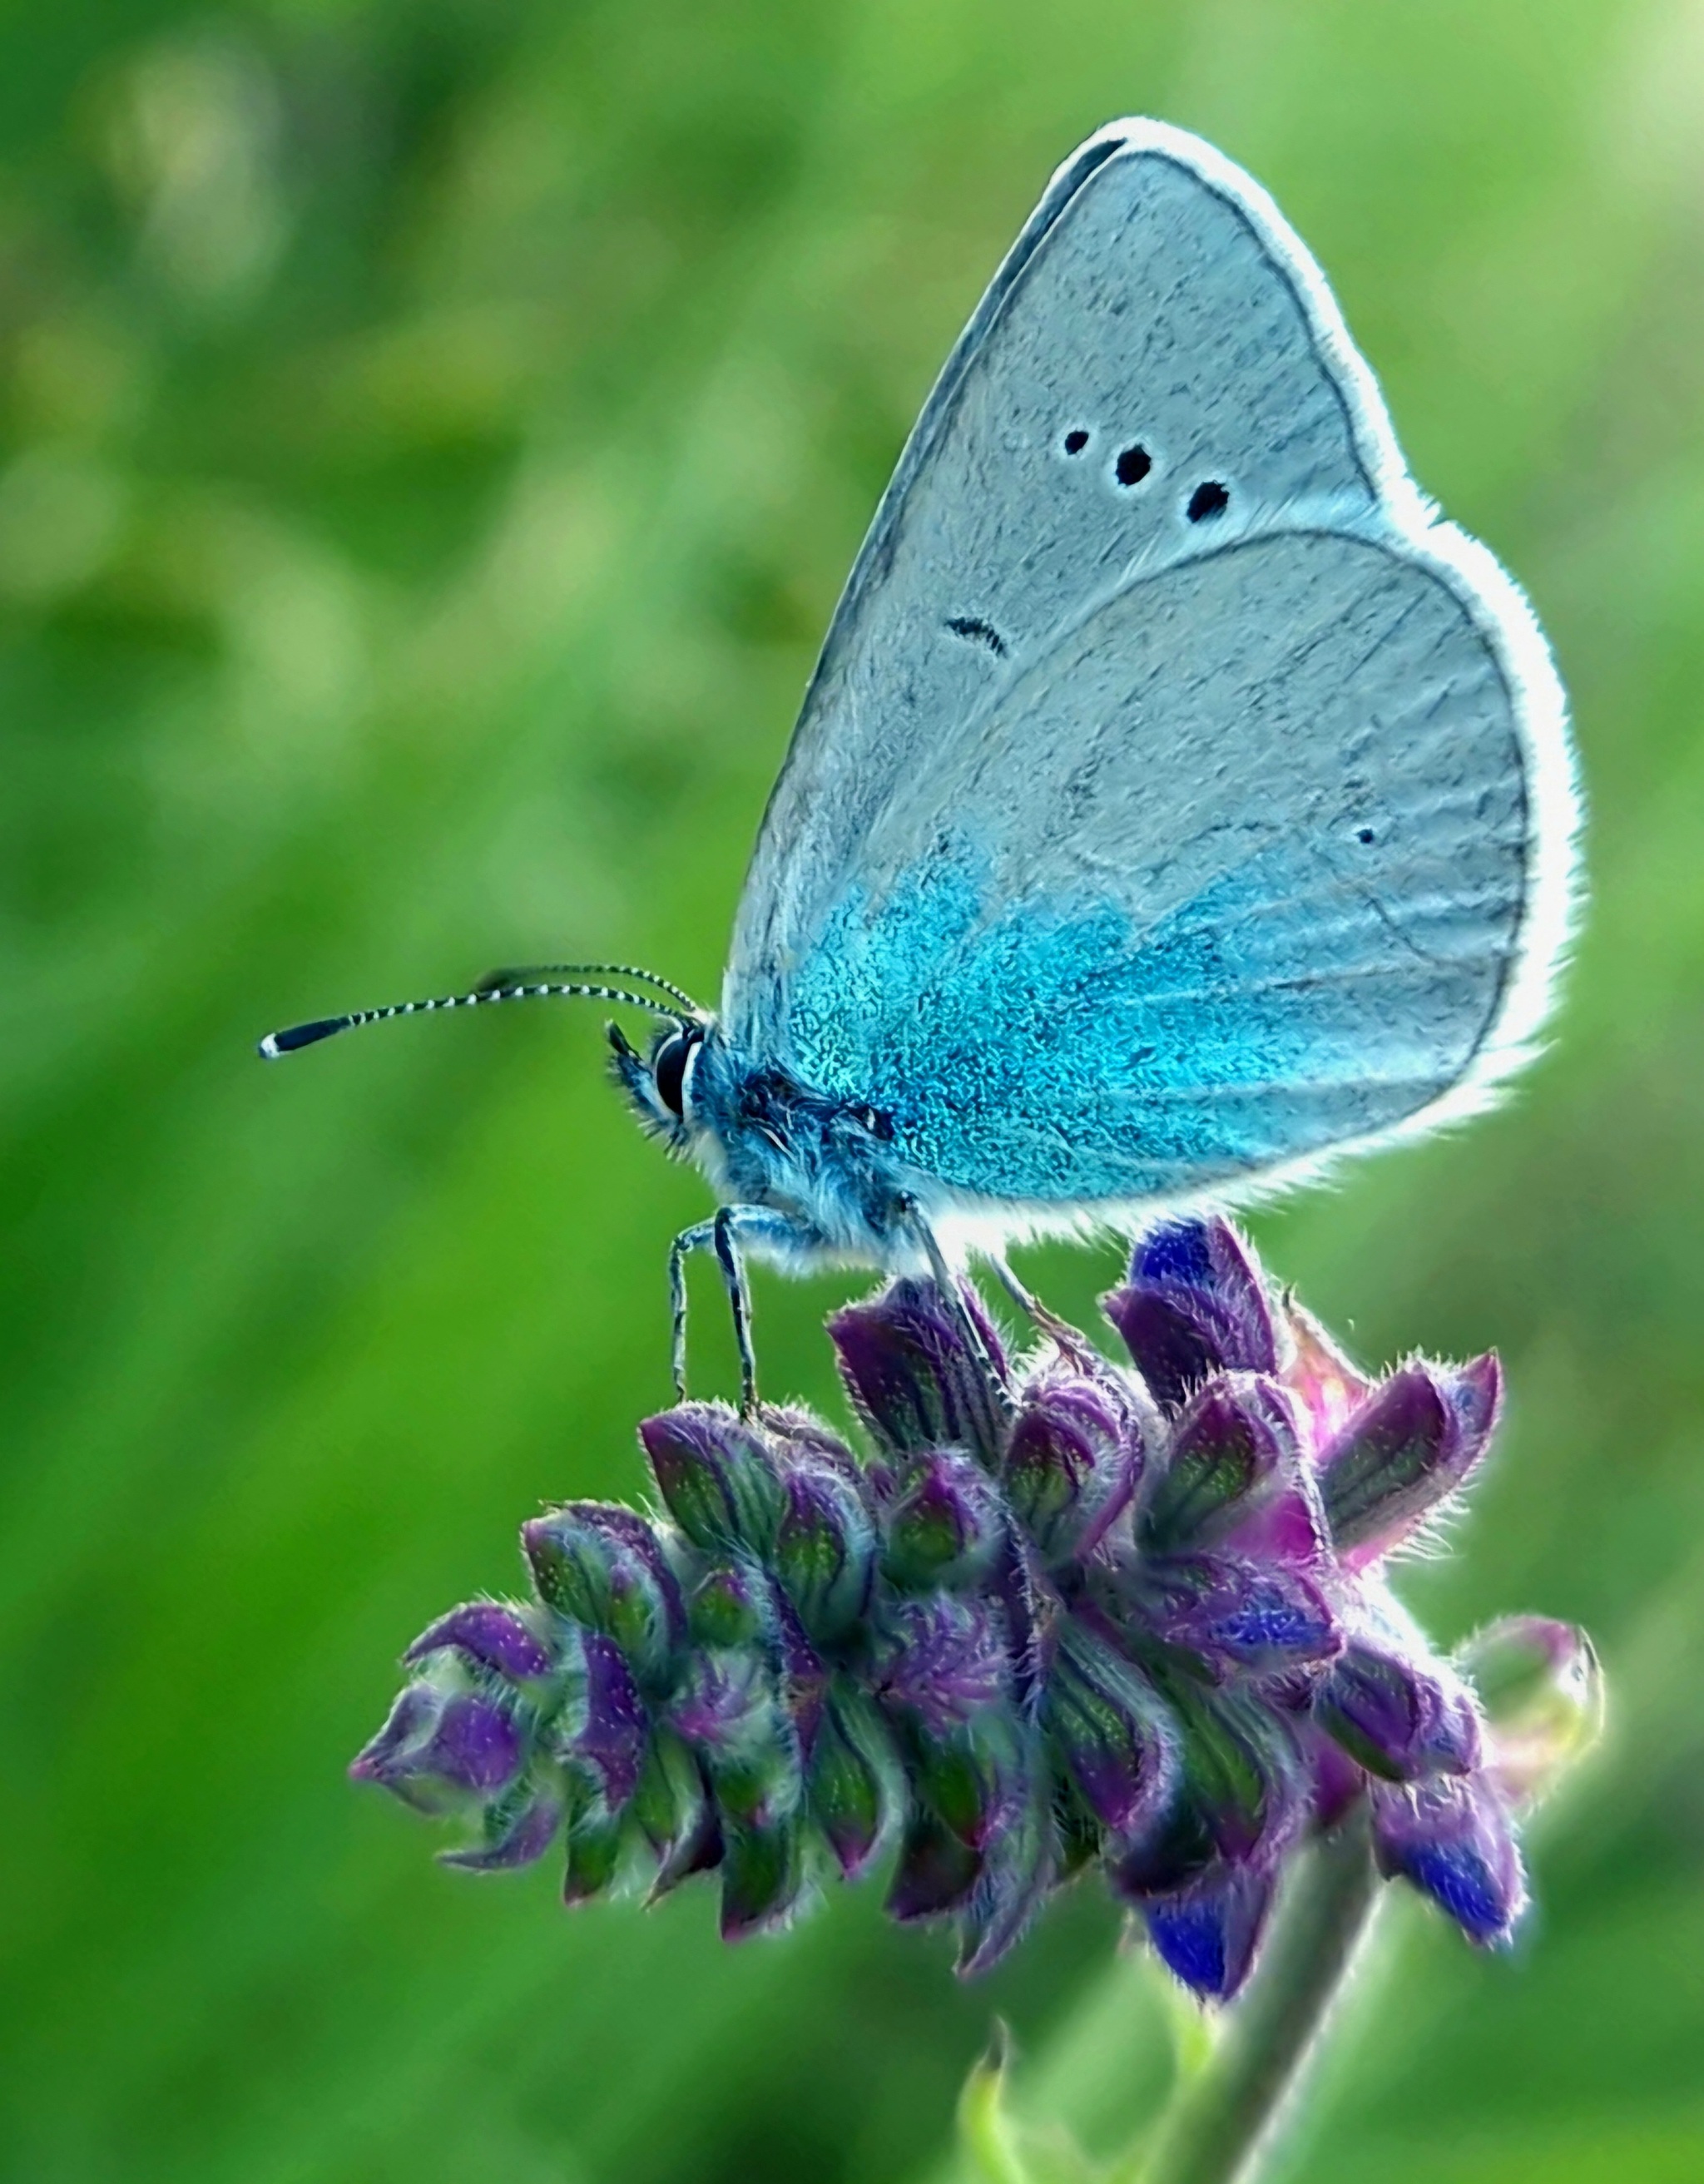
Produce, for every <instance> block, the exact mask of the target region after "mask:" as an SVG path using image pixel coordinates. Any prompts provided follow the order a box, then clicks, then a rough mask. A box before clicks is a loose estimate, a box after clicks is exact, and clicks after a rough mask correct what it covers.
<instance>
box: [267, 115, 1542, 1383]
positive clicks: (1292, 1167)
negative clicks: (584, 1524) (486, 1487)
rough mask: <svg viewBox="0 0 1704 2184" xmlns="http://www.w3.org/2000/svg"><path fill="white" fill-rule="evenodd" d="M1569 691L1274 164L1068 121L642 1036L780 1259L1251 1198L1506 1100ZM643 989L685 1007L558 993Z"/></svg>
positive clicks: (582, 969)
mask: <svg viewBox="0 0 1704 2184" xmlns="http://www.w3.org/2000/svg"><path fill="white" fill-rule="evenodd" d="M1577 813H1578V801H1577V794H1576V789H1575V784H1574V772H1573V760H1572V756H1571V753H1570V747H1569V741H1568V727H1567V716H1566V707H1565V703H1564V699H1563V696H1562V688H1561V686H1560V683H1559V682H1558V680H1557V677H1556V671H1555V669H1554V667H1553V666H1552V664H1551V657H1550V655H1549V652H1548V650H1547V649H1546V646H1545V641H1544V638H1543V637H1542V635H1541V634H1540V630H1539V627H1538V625H1537V623H1536V621H1535V620H1534V616H1533V615H1532V612H1531V610H1530V609H1529V606H1528V604H1527V603H1526V601H1525V599H1524V598H1523V596H1522V594H1521V593H1520V592H1519V591H1518V590H1517V588H1516V586H1515V585H1514V583H1513V582H1512V581H1511V579H1510V578H1509V577H1507V576H1506V574H1505V573H1504V571H1503V570H1502V569H1501V567H1500V566H1499V565H1498V564H1497V562H1496V561H1495V559H1494V558H1493V557H1492V555H1491V554H1490V552H1489V551H1488V550H1487V549H1485V548H1484V546H1483V545H1481V544H1480V543H1478V541H1476V540H1474V539H1473V538H1468V537H1467V535H1466V534H1465V533H1464V532H1462V531H1460V530H1458V529H1457V528H1456V526H1453V525H1451V524H1450V523H1447V522H1445V521H1442V520H1441V519H1440V518H1439V515H1437V513H1436V511H1435V510H1434V508H1433V507H1432V506H1431V505H1430V504H1428V502H1427V501H1426V499H1424V498H1423V496H1422V494H1421V493H1420V492H1419V491H1418V489H1417V487H1416V486H1415V485H1414V483H1413V482H1412V480H1411V479H1410V477H1409V476H1408V474H1407V471H1406V468H1405V466H1404V464H1403V461H1402V458H1401V454H1400V453H1399V451H1398V448H1397V446H1396V442H1395V435H1394V433H1393V432H1392V428H1391V425H1390V421H1389V416H1388V414H1387V412H1386V410H1385V408H1384V402H1383V399H1382V398H1381V396H1380V394H1379V392H1378V387H1377V386H1376V384H1375V382H1374V381H1373V376H1372V373H1371V371H1370V370H1369V369H1368V367H1367V364H1366V362H1365V360H1364V359H1362V356H1361V355H1360V354H1359V352H1358V351H1357V350H1356V348H1355V346H1354V344H1353V343H1352V342H1351V341H1350V337H1349V334H1348V332H1347V331H1346V329H1345V326H1344V322H1343V320H1342V317H1341V315H1340V314H1339V310H1338V308H1337V305H1336V304H1335V302H1334V299H1333V297H1332V295H1331V292H1330V291H1329V289H1328V287H1327V285H1326V281H1325V279H1324V276H1323V274H1322V273H1321V271H1320V270H1319V268H1318V266H1317V265H1316V264H1315V262H1314V260H1313V259H1312V258H1311V256H1310V254H1309V253H1308V252H1307V250H1306V248H1305V246H1304V245H1303V243H1302V242H1301V241H1300V238H1299V237H1297V236H1296V235H1295V232H1294V231H1292V230H1291V229H1290V227H1289V226H1288V225H1287V224H1286V222H1285V221H1284V219H1283V217H1282V215H1281V214H1279V212H1278V209H1277V208H1276V206H1275V205H1274V204H1273V203H1272V200H1271V199H1270V198H1268V197H1267V194H1266V192H1264V191H1263V190H1262V189H1261V187H1259V185H1258V184H1256V182H1254V181H1252V180H1250V177H1249V176H1248V175H1245V173H1243V172H1242V171H1241V170H1239V168H1238V167H1236V166H1235V165H1234V164H1233V163H1232V162H1231V161H1230V160H1228V159H1226V158H1225V157H1224V156H1223V155H1222V154H1221V153H1218V152H1217V151H1216V150H1214V149H1213V148H1212V147H1211V145H1209V144H1207V143H1206V142H1203V141H1202V140H1201V139H1200V138H1199V137H1196V136H1190V135H1189V134H1188V133H1186V132H1185V131H1182V130H1179V129H1176V128H1172V127H1171V126H1168V125H1166V124H1163V123H1161V122H1157V121H1151V120H1125V121H1117V122H1114V123H1111V125H1108V126H1107V127H1105V128H1104V129H1101V130H1100V131H1097V132H1096V134H1095V135H1094V136H1091V137H1089V139H1088V141H1087V142H1085V143H1083V145H1082V146H1080V147H1079V148H1078V150H1077V151H1075V152H1074V153H1072V155H1071V157H1070V158H1069V159H1067V160H1066V162H1065V163H1064V164H1063V165H1062V166H1061V168H1060V169H1059V170H1058V171H1057V173H1056V174H1055V175H1054V177H1053V179H1052V181H1050V184H1049V185H1048V187H1047V190H1046V192H1045V193H1044V196H1043V198H1042V199H1041V202H1040V203H1039V205H1038V206H1037V207H1036V209H1035V211H1034V212H1033V214H1032V215H1031V217H1030V219H1029V220H1028V221H1027V224H1026V226H1024V228H1023V231H1022V233H1021V234H1020V235H1019V237H1018V238H1017V240H1016V242H1015V243H1014V244H1013V246H1012V248H1011V251H1010V252H1009V253H1008V254H1007V256H1006V258H1005V262H1004V263H1003V265H1001V266H1000V270H999V271H998V272H997V273H996V275H995V276H994V282H993V285H992V286H991V287H989V289H988V292H987V294H986V295H985V296H984V297H983V300H982V302H981V303H980V304H978V305H977V309H976V311H975V313H974V315H972V319H971V320H970V323H969V325H968V326H966V329H965V331H964V332H963V334H962V335H961V337H960V338H959V341H958V343H957V345H956V346H955V348H954V349H953V351H952V354H950V356H949V358H948V359H947V362H946V365H945V367H944V370H942V372H941V375H940V377H939V379H938V381H937V382H936V384H935V387H934V388H933V392H932V393H931V394H930V396H929V398H928V400H927V403H926V404H925V405H924V408H923V411H922V415H921V417H920V418H919V419H918V421H917V424H916V427H915V429H914V430H913V432H912V433H911V436H910V439H909V441H908V442H907V443H906V445H905V450H904V452H903V454H901V456H900V459H899V466H898V469H897V470H896V471H895V472H894V477H893V480H892V482H891V483H890V484H889V486H888V489H887V492H886V493H885V494H884V495H883V499H882V501H881V504H880V505H879V507H878V508H877V512H876V515H875V519H874V521H873V522H872V524H871V529H870V533H869V536H868V538H866V541H865V543H864V545H863V548H862V549H861V551H860V554H859V556H858V559H857V561H856V563H855V565H854V568H853V571H852V574H851V577H850V578H849V582H848V583H847V586H846V589H845V592H844V595H843V597H842V599H841V600H840V603H839V605H838V608H837V610H836V611H835V615H834V617H833V622H832V624H831V626H830V628H829V631H828V635H827V641H826V643H825V644H824V646H823V649H822V654H821V659H820V660H819V661H818V663H817V666H816V672H815V674H814V676H813V677H812V679H811V682H810V687H809V689H808V691H807V693H806V695H805V703H804V708H803V711H802V713H801V715H800V718H799V724H798V726H797V727H796V729H795V731H794V737H793V742H792V745H791V748H790V749H789V750H788V755H787V759H786V762H785V764H784V766H783V767H782V772H781V776H780V778H779V780H778V781H777V784H776V787H775V789H774V792H773V794H772V795H771V799H770V802H769V806H768V810H767V811H766V814H765V816H764V819H763V822H762V827H761V830H760V834H759V837H758V842H757V848H756V851H755V855H754V858H753V861H752V864H751V868H750V872H749V876H748V877H747V880H746V884H745V889H744V893H743V897H742V900H741V902H740V905H739V909H738V917H737V921H736V924H735V928H734V933H733V941H732V949H731V951H730V955H729V959H728V967H727V976H726V980H725V983H724V987H723V991H722V998H721V1007H720V1009H719V1010H717V1011H714V1012H712V1011H710V1010H707V1009H704V1008H703V1007H701V1006H699V1005H698V1004H696V1003H695V1002H693V1000H691V999H690V997H689V996H688V995H686V994H685V993H683V992H682V990H681V989H679V988H678V987H675V986H672V985H671V984H669V983H668V982H666V981H664V980H660V979H658V978H655V977H654V975H653V974H650V973H648V972H638V971H627V972H625V973H623V972H622V971H621V967H610V966H600V965H589V966H588V965H579V966H572V965H546V966H542V967H537V968H536V969H533V970H530V971H526V972H497V973H494V974H493V977H492V978H489V979H487V980H486V981H485V982H484V983H483V984H482V986H481V987H480V988H479V989H476V991H475V992H474V993H472V994H469V995H457V996H454V997H452V998H451V999H450V1000H445V1001H437V1002H431V1003H426V1002H417V1003H407V1004H403V1005H400V1006H398V1007H394V1008H391V1009H385V1010H368V1011H358V1012H356V1013H355V1014H354V1015H351V1016H348V1017H333V1018H329V1019H324V1020H321V1021H320V1022H317V1023H314V1024H309V1025H303V1026H300V1027H298V1028H297V1029H296V1030H294V1031H293V1032H287V1033H280V1034H274V1035H273V1036H272V1038H271V1039H268V1040H266V1041H265V1042H263V1045H262V1051H263V1052H265V1053H268V1054H276V1053H281V1052H285V1051H287V1050H290V1049H291V1048H292V1047H294V1046H298V1045H307V1044H309V1043H310V1042H311V1041H312V1040H314V1039H320V1038H323V1037H325V1036H326V1035H328V1034H329V1033H331V1032H333V1031H337V1030H342V1029H344V1028H347V1027H348V1026H349V1025H351V1024H354V1023H358V1022H371V1021H374V1020H375V1019H376V1018H379V1017H387V1016H393V1015H400V1014H409V1013H412V1012H413V1011H415V1010H418V1009H422V1008H428V1007H432V1008H437V1007H444V1006H465V1005H469V1004H471V1003H476V1002H480V1001H486V1000H510V999H518V998H523V997H531V996H532V995H546V994H549V995H556V994H564V995H576V994H590V995H600V996H603V997H604V998H608V999H611V1000H626V1001H630V1002H636V1003H638V1005H640V1006H644V1007H647V1008H649V1009H650V1010H652V1011H653V1012H654V1014H655V1015H656V1016H658V1017H660V1019H661V1022H660V1027H659V1028H658V1030H657V1032H656V1034H655V1035H654V1038H653V1039H652V1040H651V1042H650V1043H649V1047H648V1049H647V1050H644V1051H641V1050H639V1049H638V1048H637V1047H635V1046H634V1045H632V1043H631V1042H630V1041H629V1040H628V1039H627V1038H626V1035H625V1034H624V1033H623V1032H622V1031H621V1029H620V1028H619V1027H617V1026H615V1025H611V1027H610V1039H611V1042H612V1045H613V1046H614V1050H615V1067H616V1069H617V1072H618V1074H619V1077H620V1078H621V1083H622V1084H623V1085H624V1086H625V1088H626V1092H627V1094H628V1095H629V1097H630V1099H631V1100H632V1105H633V1106H634V1108H635V1109H636V1110H637V1112H638V1116H639V1118H640V1120H641V1121H642V1122H643V1123H645V1124H646V1125H647V1126H648V1127H649V1128H652V1129H653V1130H654V1131H655V1132H656V1133H657V1134H660V1136H662V1137H663V1138H664V1139H665V1140H666V1142H667V1143H668V1145H669V1146H670V1148H671V1150H672V1151H675V1152H677V1153H678V1154H680V1155H682V1156H688V1157H690V1158H692V1159H693V1160H695V1161H696V1162H698V1163H699V1165H700V1167H702V1168H703V1169H704V1171H705V1173H706V1174H707V1175H708V1177H709V1178H710V1182H711V1184H712V1185H713V1186H714V1188H715V1190H716V1195H717V1197H718V1200H719V1201H720V1206H719V1210H718V1211H717V1212H716V1215H715V1216H714V1217H713V1218H712V1219H710V1220H708V1221H705V1222H704V1223H700V1224H699V1225H698V1226H696V1227H694V1228H693V1229H688V1231H687V1232H686V1233H685V1234H683V1235H682V1236H681V1237H680V1238H678V1239H677V1241H676V1243H675V1245H674V1248H673V1251H672V1254H671V1290H672V1295H673V1299H674V1313H675V1354H676V1373H677V1382H678V1383H680V1384H681V1385H684V1329H685V1317H684V1315H685V1267H686V1262H687V1260H688V1256H689V1255H690V1254H692V1253H693V1252H695V1251H711V1252H713V1253H714V1254H715V1256H716V1260H717V1262H719V1264H720V1266H721V1272H722V1274H723V1277H724V1279H725V1280H726V1283H727V1288H728V1292H729V1295H730V1297H731V1299H732V1304H733V1310H734V1315H735V1322H736V1329H737V1332H738V1339H739V1344H740V1351H741V1357H742V1362H743V1387H744V1394H745V1396H746V1400H747V1401H748V1403H749V1402H750V1401H753V1400H755V1366H754V1363H753V1351H752V1346H751V1340H750V1329H749V1299H748V1295H747V1289H746V1282H745V1274H744V1262H745V1261H746V1260H747V1259H748V1258H749V1257H756V1258H758V1259H760V1260H764V1261H767V1262H772V1263H776V1264H778V1265H781V1266H782V1267H784V1268H794V1269H803V1268H810V1267H815V1266H817V1265H821V1264H825V1263H839V1264H848V1265H863V1266H871V1267H874V1268H882V1269H887V1270H890V1271H895V1272H903V1271H908V1270H910V1271H916V1272H919V1273H922V1272H928V1273H932V1274H933V1276H934V1277H935V1278H936V1279H937V1280H938V1281H940V1282H941V1283H942V1284H943V1285H944V1286H950V1287H951V1288H952V1290H953V1293H954V1294H957V1290H956V1284H955V1283H953V1282H952V1279H951V1278H952V1274H953V1271H954V1270H955V1268H958V1267H960V1266H961V1265H962V1264H963V1263H965V1262H966V1260H967V1259H968V1258H970V1257H971V1256H975V1255H981V1256H985V1257H986V1258H987V1259H988V1261H989V1262H990V1263H991V1264H992V1265H993V1266H994V1268H995V1270H996V1271H997V1272H999V1273H1001V1275H1002V1276H1003V1277H1004V1278H1005V1279H1006V1280H1007V1281H1008V1283H1009V1284H1010V1285H1011V1288H1012V1290H1013V1292H1014V1294H1015V1295H1018V1296H1019V1297H1020V1298H1021V1299H1022V1301H1026V1302H1030V1300H1028V1299H1027V1294H1026V1293H1025V1292H1024V1291H1023V1290H1022V1286H1021V1284H1017V1282H1016V1278H1015V1277H1014V1276H1012V1275H1011V1271H1010V1269H1009V1268H1007V1267H1006V1266H1005V1256H1004V1255H1005V1249H1006V1247H1007V1246H1008V1245H1010V1244H1011V1242H1012V1241H1013V1240H1017V1239H1020V1238H1024V1237H1029V1236H1034V1235H1038V1234H1048V1233H1056V1232H1060V1231H1072V1230H1083V1229H1089V1228H1092V1227H1094V1226H1095V1225H1096V1224H1105V1225H1111V1226H1116V1227H1125V1228H1141V1227H1145V1226H1147V1225H1149V1224H1150V1223H1152V1222H1154V1221H1155V1219H1156V1218H1158V1217H1161V1216H1162V1215H1165V1216H1169V1215H1171V1214H1173V1213H1175V1212H1178V1211H1179V1210H1183V1209H1188V1208H1190V1207H1194V1206H1202V1205H1208V1204H1211V1205H1222V1204H1225V1203H1227V1202H1235V1201H1239V1200H1242V1199H1245V1198H1247V1197H1249V1196H1250V1195H1257V1194H1258V1193H1260V1192H1262V1191H1265V1190H1270V1189H1272V1188H1273V1187H1274V1186H1278V1185H1281V1184H1286V1183H1289V1182H1291V1181H1294V1180H1295V1179H1297V1178H1301V1177H1304V1176H1306V1175H1308V1174H1310V1173H1313V1172H1316V1171H1317V1170H1318V1169H1319V1168H1320V1167H1321V1166H1322V1165H1323V1164H1324V1163H1325V1162H1328V1161H1329V1160H1330V1159H1332V1158H1333V1157H1334V1156H1338V1155H1340V1154H1343V1153H1345V1152H1348V1151H1355V1150H1359V1149H1361V1148H1363V1147H1367V1146H1371V1145H1382V1144H1385V1143H1388V1142H1389V1141H1391V1140H1393V1139H1397V1138H1400V1137H1403V1136H1406V1135H1410V1134H1414V1133H1416V1132H1418V1131H1421V1130H1425V1129H1428V1128H1432V1127H1434V1125H1436V1124H1438V1123H1443V1122H1445V1121H1448V1120H1450V1119H1451V1118H1453V1117H1460V1116H1462V1115H1465V1114H1467V1113H1469V1112H1473V1110H1474V1109H1476V1108H1478V1107H1479V1106H1483V1105H1484V1103H1485V1101H1486V1100H1487V1098H1488V1096H1489V1095H1490V1094H1491V1093H1492V1092H1493V1091H1494V1089H1495V1087H1496V1086H1497V1085H1498V1084H1500V1083H1501V1082H1502V1081H1503V1080H1504V1079H1505V1078H1506V1077H1507V1076H1508V1074H1509V1073H1511V1071H1512V1070H1513V1069H1514V1068H1516V1067H1517V1066H1518V1065H1519V1064H1520V1062H1521V1061H1523V1058H1524V1057H1525V1056H1526V1055H1527V1054H1528V1053H1529V1050H1530V1049H1531V1046H1532V1043H1533V1040H1534V1035H1535V1034H1536V1033H1537V1031H1538V1030H1539V1028H1540V1024H1541V1023H1542V1022H1543V1020H1544V1018H1545V1014H1546V1012H1547V1010H1548V1007H1549V1005H1550V1000H1551V989H1552V985H1553V981H1554V974H1555V972H1556V966H1557V963H1558V961H1559V959H1560V957H1561V955H1562V951H1563V949H1564V946H1565V944H1566V941H1567V939H1568V933H1569V930H1570V924H1571V920H1572V917H1573V908H1574V903H1575V899H1576V894H1577V882H1576V877H1575V858H1574V838H1575V833H1576V827H1577ZM565 971H572V972H579V973H586V972H609V973H610V975H626V976H627V977H629V978H633V979H636V980H639V981H642V982H643V983H644V984H645V985H647V986H649V987H652V988H654V989H655V992H654V994H648V993H644V992H635V991H633V990H632V989H630V988H617V987H611V986H594V985H586V984H578V983H576V984H562V983H552V976H553V974H554V973H557V972H565Z"/></svg>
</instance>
